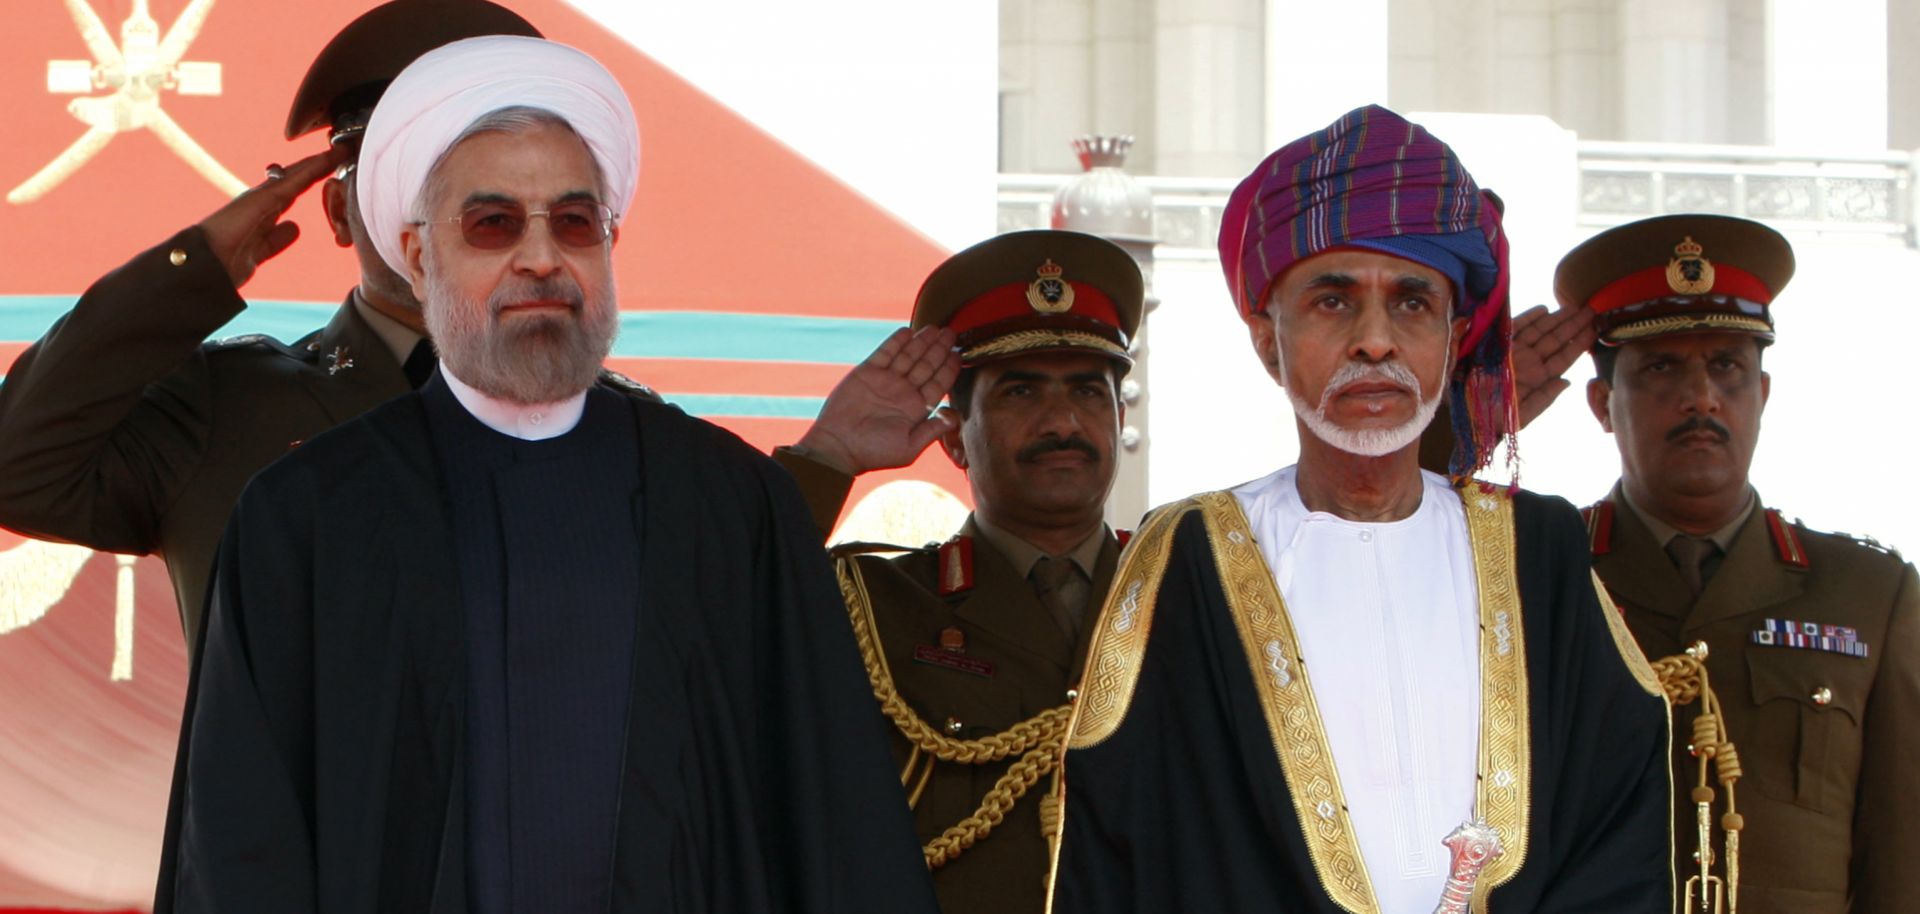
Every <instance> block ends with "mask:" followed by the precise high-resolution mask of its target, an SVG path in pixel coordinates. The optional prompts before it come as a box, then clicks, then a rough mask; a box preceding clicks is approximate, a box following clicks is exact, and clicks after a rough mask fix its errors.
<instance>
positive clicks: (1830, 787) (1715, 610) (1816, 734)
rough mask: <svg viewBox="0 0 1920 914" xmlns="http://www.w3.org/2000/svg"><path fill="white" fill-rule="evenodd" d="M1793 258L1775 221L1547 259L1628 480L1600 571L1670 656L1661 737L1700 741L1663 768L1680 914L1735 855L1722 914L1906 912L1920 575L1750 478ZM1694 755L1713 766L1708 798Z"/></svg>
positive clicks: (1724, 221) (1683, 744)
mask: <svg viewBox="0 0 1920 914" xmlns="http://www.w3.org/2000/svg"><path fill="white" fill-rule="evenodd" d="M1793 265H1794V262H1793V251H1792V249H1791V248H1790V247H1789V246H1788V244H1787V242H1786V240H1785V239H1784V238H1782V237H1781V236H1780V235H1779V234H1778V233H1777V232H1774V231H1773V230H1771V229H1769V228H1767V227H1766V226H1763V225H1760V224H1759V223H1756V222H1750V221H1747V220H1744V219H1733V218H1728V217H1724V216H1706V215H1675V216H1662V217H1658V218H1654V219H1647V220H1642V221H1639V222H1635V223H1631V224H1629V225H1625V226H1621V227H1619V228H1615V229H1612V230H1609V231H1606V232H1603V233H1601V234H1600V235H1598V236H1595V237H1594V238H1593V239H1591V240H1589V241H1587V242H1586V243H1584V244H1582V245H1580V246H1579V247H1577V248H1575V249H1574V250H1573V251H1572V252H1571V253H1569V254H1568V255H1567V256H1566V258H1565V259H1564V260H1562V261H1561V262H1560V266H1559V269H1558V270H1557V272H1556V273H1555V277H1554V289H1555V293H1556V295H1557V296H1558V297H1559V298H1560V300H1561V302H1562V303H1563V304H1567V305H1569V306H1573V305H1585V306H1587V307H1588V308H1590V309H1592V310H1593V312H1594V313H1595V315H1596V323H1597V329H1598V331H1599V342H1598V343H1597V345H1596V346H1595V347H1594V350H1593V356H1594V363H1595V367H1596V370H1597V374H1598V377H1596V378H1595V379H1594V380H1593V381H1592V382H1590V383H1589V384H1588V387H1587V402H1588V405H1589V406H1590V407H1591V408H1592V411H1593V414H1594V416H1595V417H1596V418H1597V419H1598V420H1599V421H1600V425H1601V427H1602V428H1603V429H1605V430H1606V431H1608V432H1610V433H1612V434H1613V436H1614V439H1615V442H1616V443H1617V444H1618V446H1619V449H1620V462H1621V476H1620V481H1619V482H1618V483H1617V484H1616V485H1615V486H1614V488H1613V491H1612V492H1611V493H1610V494H1609V495H1608V496H1607V497H1606V499H1605V500H1603V501H1601V502H1599V503H1598V504H1596V505H1594V506H1593V507H1592V508H1590V509H1589V510H1588V512H1587V514H1588V525H1589V531H1590V533H1591V538H1592V547H1593V561H1594V567H1595V569H1596V570H1597V571H1598V573H1599V575H1600V578H1601V580H1602V581H1604V582H1605V584H1606V586H1607V589H1608V590H1609V591H1610V592H1611V593H1612V595H1613V598H1614V599H1615V601H1617V602H1618V604H1619V606H1620V609H1621V611H1622V612H1623V613H1624V614H1625V617H1626V621H1627V624H1628V626H1629V628H1630V629H1631V630H1632V632H1633V634H1634V636H1635V637H1636V638H1638V639H1639V641H1640V645H1641V647H1642V648H1643V649H1644V650H1645V652H1646V654H1647V656H1648V657H1651V658H1665V659H1664V660H1657V661H1656V662H1655V666H1656V668H1658V669H1659V670H1660V671H1661V673H1662V676H1663V679H1664V680H1666V683H1667V687H1668V692H1669V694H1670V695H1671V696H1672V697H1674V699H1675V703H1676V708H1675V721H1674V723H1675V731H1676V733H1678V734H1683V735H1684V734H1688V733H1690V732H1691V733H1692V734H1693V735H1692V738H1691V739H1683V738H1679V737H1676V740H1675V742H1676V744H1677V745H1676V747H1675V756H1674V768H1673V772H1674V778H1675V780H1676V785H1675V796H1676V798H1677V801H1678V802H1679V804H1680V809H1679V810H1678V814H1679V816H1680V817H1679V818H1678V819H1676V832H1677V834H1676V840H1675V847H1676V852H1677V854H1678V858H1679V859H1678V860H1677V870H1678V874H1679V876H1680V878H1681V879H1683V880H1691V881H1692V885H1691V886H1690V887H1689V888H1690V889H1691V891H1692V894H1693V897H1694V899H1695V900H1694V907H1693V908H1692V910H1707V908H1705V907H1703V906H1702V902H1701V900H1700V899H1701V897H1702V895H1703V894H1704V895H1707V896H1708V898H1707V901H1708V903H1711V893H1712V892H1713V891H1714V889H1713V888H1712V887H1711V883H1712V881H1713V880H1715V879H1719V880H1727V879H1728V878H1729V870H1730V868H1731V867H1732V866H1735V865H1737V868H1738V878H1737V890H1736V887H1735V886H1731V885H1729V886H1726V887H1725V901H1726V903H1727V904H1726V910H1728V911H1732V910H1734V909H1735V905H1736V904H1737V906H1738V910H1739V911H1740V912H1743V914H1775V912H1780V914H1785V912H1792V914H1821V912H1842V911H1852V912H1854V914H1867V912H1873V914H1882V912H1888V914H1890V912H1893V911H1896V910H1899V911H1910V910H1912V909H1913V908H1912V905H1913V901H1912V892H1911V889H1912V878H1913V877H1912V875H1911V872H1910V870H1911V868H1912V866H1913V864H1914V861H1916V860H1920V791H1916V790H1915V789H1914V785H1913V780H1912V778H1913V766H1914V764H1915V761H1916V757H1917V756H1916V748H1917V747H1920V742H1917V741H1916V737H1915V735H1914V734H1915V732H1916V730H1915V727H1914V721H1915V720H1916V719H1920V582H1917V581H1916V577H1915V573H1914V567H1913V565H1911V564H1909V563H1906V562H1903V561H1902V560H1901V559H1900V558H1899V556H1897V555H1895V554H1893V553H1891V552H1889V551H1888V550H1885V549H1882V548H1879V547H1877V546H1875V545H1873V544H1872V543H1870V542H1861V541H1856V540H1854V539H1852V538H1849V537H1847V536H1844V535H1835V534H1829V533H1820V532H1815V531H1813V530H1810V529H1808V528H1806V527H1804V526H1802V525H1800V524H1799V523H1798V522H1797V521H1794V522H1790V521H1788V520H1787V519H1786V518H1785V516H1784V515H1782V514H1781V513H1780V512H1779V511H1777V510H1774V509H1771V508H1768V507H1766V506H1765V505H1764V503H1763V502H1761V500H1760V496H1759V495H1758V493H1756V492H1755V491H1754V489H1753V486H1752V485H1751V484H1750V483H1749V482H1748V480H1747V470H1748V466H1749V464H1750V462H1751V460H1752V456H1753V449H1754V447H1755V445H1756V444H1757V443H1758V440H1759V436H1760V416H1761V413H1762V411H1763V410H1764V409H1765V406H1766V402H1767V393H1768V390H1769V387H1770V384H1771V379H1770V378H1769V377H1768V375H1767V373H1766V372H1765V371H1764V370H1763V369H1762V366H1761V358H1762V355H1763V354H1764V352H1765V350H1766V347H1767V345H1768V344H1769V343H1770V342H1772V340H1773V337H1774V326H1773V317H1772V311H1771V306H1772V303H1773V299H1774V297H1775V296H1777V295H1778V294H1779V293H1780V291H1781V290H1782V289H1784V288H1785V286H1786V284H1787V280H1788V279H1789V278H1790V277H1791V276H1792V275H1793ZM1690 648H1691V651H1689V649H1690ZM1700 667H1704V668H1705V672H1706V675H1705V676H1704V677H1700V676H1698V675H1696V674H1697V672H1698V669H1699V668H1700ZM1703 680H1704V681H1703ZM1708 690H1710V691H1711V693H1712V695H1713V696H1714V697H1715V698H1716V699H1717V702H1718V711H1719V712H1720V713H1719V714H1718V715H1717V720H1716V716H1712V715H1708V716H1704V717H1703V712H1702V710H1701V708H1702V704H1703V700H1702V698H1701V697H1699V696H1700V695H1701V694H1703V693H1705V692H1707V691H1708ZM1690 727H1691V728H1692V729H1691V730H1690V729H1689V728H1690ZM1688 743H1691V744H1692V746H1691V747H1689V746H1688V745H1687V744H1688ZM1729 744H1730V745H1729ZM1689 748H1693V749H1696V750H1702V751H1701V755H1712V756H1716V758H1714V759H1713V765H1714V766H1716V767H1717V769H1718V770H1717V771H1716V772H1715V773H1714V774H1713V775H1712V776H1710V777H1708V778H1707V780H1706V782H1705V785H1704V786H1705V787H1706V788H1707V790H1706V791H1701V790H1700V788H1701V786H1702V785H1701V784H1700V780H1701V777H1700V771H1701V765H1702V759H1701V758H1698V757H1696V756H1695V755H1693V754H1690V753H1689ZM1729 780H1732V781H1733V784H1732V787H1731V789H1730V788H1729V787H1728V784H1727V782H1728V781H1729ZM1729 794H1730V795H1731V796H1729ZM1729 800H1731V801H1732V802H1728V801H1729ZM1701 803H1706V804H1708V805H1707V809H1706V814H1705V816H1704V817H1702V816H1701V815H1700V812H1701V806H1700V805H1699V804H1701ZM1703 818H1704V824H1705V825H1706V826H1707V827H1708V829H1709V831H1708V833H1707V835H1706V836H1705V841H1704V842H1703V841H1702V839H1701V838H1702V836H1701V825H1702V824H1703V823H1702V819H1703ZM1729 827H1731V828H1732V829H1734V830H1737V831H1738V832H1739V835H1740V838H1739V842H1738V855H1737V864H1736V862H1735V854H1734V853H1733V852H1732V850H1733V849H1732V848H1731V847H1729V846H1728V843H1727V842H1726V840H1725V832H1726V830H1727V829H1728V828H1729ZM1702 843H1705V844H1706V845H1707V847H1708V848H1709V849H1710V859H1709V862H1710V863H1711V864H1712V866H1711V868H1703V866H1702V864H1701V863H1700V861H1699V859H1698V857H1697V856H1696V853H1697V852H1698V850H1699V848H1700V846H1701V845H1702ZM1703 871H1704V872H1705V873H1706V882H1705V884H1706V886H1707V888H1706V889H1705V890H1704V891H1703V889H1702V885H1703V883H1702V881H1701V875H1702V873H1703ZM1683 891H1684V890H1683Z"/></svg>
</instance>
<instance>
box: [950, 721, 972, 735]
mask: <svg viewBox="0 0 1920 914" xmlns="http://www.w3.org/2000/svg"><path fill="white" fill-rule="evenodd" d="M966 726H967V725H966V724H963V723H961V722H960V721H958V720H956V719H954V718H951V717H949V718H947V735H948V736H959V735H960V731H961V730H964V729H966Z"/></svg>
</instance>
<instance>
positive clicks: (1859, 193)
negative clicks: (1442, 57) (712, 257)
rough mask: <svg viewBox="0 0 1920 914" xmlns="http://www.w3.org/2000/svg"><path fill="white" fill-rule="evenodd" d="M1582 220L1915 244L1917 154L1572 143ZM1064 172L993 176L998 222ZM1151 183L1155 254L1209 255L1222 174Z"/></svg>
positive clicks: (1020, 217)
mask: <svg viewBox="0 0 1920 914" xmlns="http://www.w3.org/2000/svg"><path fill="white" fill-rule="evenodd" d="M1579 167H1580V185H1579V192H1580V214H1579V220H1580V224H1581V225H1582V226H1585V227H1589V228H1596V229H1597V228H1605V227H1607V226H1612V225H1619V224H1621V223H1624V222H1631V221H1633V220H1635V219H1641V218H1644V217H1647V216H1657V215H1661V214H1663V213H1678V212H1695V213H1700V212H1704V213H1723V214H1726V215H1730V216H1744V217H1747V218H1751V219H1759V220H1762V221H1764V222H1766V223H1768V224H1769V225H1772V226H1774V227H1776V228H1779V229H1780V230H1782V231H1785V232H1788V233H1790V234H1801V235H1804V234H1819V235H1822V236H1832V237H1838V238H1849V237H1851V238H1858V239H1860V240H1863V241H1868V240H1871V241H1878V242H1881V243H1884V242H1886V241H1897V242H1901V243H1905V244H1907V245H1909V246H1913V245H1915V243H1916V238H1920V230H1917V229H1916V226H1915V221H1916V220H1915V214H1916V210H1917V209H1920V206H1916V201H1915V197H1916V194H1920V187H1917V186H1916V184H1915V181H1914V171H1915V157H1914V156H1911V155H1908V154H1906V153H1901V152H1888V153H1884V154H1881V155H1871V156H1860V155H1853V156H1828V155H1817V154H1799V153H1793V152H1789V151H1782V150H1776V149H1771V148H1765V147H1752V146H1701V145H1686V144H1662V143H1610V142H1599V141H1584V142H1582V143H1580V144H1579ZM1071 177H1072V176H1071V175H1037V174H1003V175H1001V176H1000V205H999V230H1000V231H1002V232H1009V231H1015V230H1019V229H1029V228H1044V227H1045V226H1047V225H1048V224H1049V221H1050V219H1051V215H1052V205H1053V194H1054V191H1056V190H1059V189H1060V186H1061V185H1063V184H1065V183H1066V182H1067V181H1068V180H1069V179H1070V178H1071ZM1136 177H1137V178H1138V179H1139V180H1140V182H1141V183H1142V184H1144V185H1146V187H1147V189H1148V190H1151V191H1152V192H1153V210H1154V212H1153V217H1154V233H1155V235H1156V237H1158V239H1159V240H1160V248H1159V252H1158V256H1160V257H1167V258H1173V259H1181V258H1186V257H1211V256H1213V250H1214V239H1215V238H1216V237H1218V235H1219V231H1220V211H1221V209H1222V208H1224V207H1225V205H1226V201H1227V194H1228V192H1230V191H1231V190H1232V189H1233V185H1234V181H1233V179H1228V178H1166V177H1156V176H1151V175H1138V176H1136Z"/></svg>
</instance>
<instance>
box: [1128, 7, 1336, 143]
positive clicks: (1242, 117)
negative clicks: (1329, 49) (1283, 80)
mask: <svg viewBox="0 0 1920 914" xmlns="http://www.w3.org/2000/svg"><path fill="white" fill-rule="evenodd" d="M1265 5H1266V0H1162V2H1160V3H1159V4H1158V5H1157V7H1156V10H1155V17H1156V20H1155V21H1156V24H1157V26H1158V27H1157V29H1156V30H1155V33H1154V67H1155V91H1154V101H1153V111H1154V127H1153V137H1154V145H1155V148H1156V154H1155V156H1154V165H1155V168H1154V172H1155V173H1156V174H1161V175H1197V176H1202V177H1228V176H1237V175H1240V174H1244V173H1245V172H1246V170H1247V169H1249V168H1251V167H1252V166H1253V164H1254V163H1255V162H1257V161H1259V156H1260V154H1261V153H1262V152H1263V151H1264V150H1265V139H1266V137H1265V133H1264V132H1263V130H1262V126H1261V123H1262V115H1263V114H1264V113H1265V110H1266V109H1265V101H1264V100H1265V98H1266V92H1265V91H1264V90H1263V88H1262V87H1263V85H1264V83H1265V80H1266V50H1265V46H1266V43H1267V42H1266V32H1265V27H1264V25H1263V23H1264V10H1265ZM1329 5H1332V4H1329Z"/></svg>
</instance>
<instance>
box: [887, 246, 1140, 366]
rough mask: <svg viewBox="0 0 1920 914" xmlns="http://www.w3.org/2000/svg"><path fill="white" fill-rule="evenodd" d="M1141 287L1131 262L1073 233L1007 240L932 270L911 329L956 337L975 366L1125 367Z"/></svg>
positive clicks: (1116, 251) (965, 357) (916, 305)
mask: <svg viewBox="0 0 1920 914" xmlns="http://www.w3.org/2000/svg"><path fill="white" fill-rule="evenodd" d="M1145 296H1146V289H1145V283H1144V282H1143V281H1142V279H1141V277H1140V267H1139V265H1138V264H1136V263H1134V261H1133V257H1132V256H1131V255H1129V254H1128V253H1127V252H1126V251H1123V250H1121V249H1120V247H1119V246H1118V245H1116V244H1114V243H1113V242H1111V241H1107V240H1106V239H1104V238H1098V237H1095V236H1093V235H1086V234H1082V233H1080V232H1067V231H1060V230H1055V229H1041V230H1038V231H1030V232H1011V233H1008V234H1005V235H1000V236H997V237H994V238H990V239H988V240H986V241H983V242H980V243H979V244H976V245H974V246H973V247H970V248H967V249H966V250H964V251H961V252H960V253H958V254H955V255H953V256H952V257H949V258H947V260H946V262H945V263H942V264H941V265H940V266H939V267H937V268H935V269H934V271H933V273H932V274H931V275H929V276H928V277H927V281H926V282H925V283H924V284H922V285H921V286H920V294H919V296H918V297H917V298H915V299H914V303H913V326H914V327H926V326H944V327H948V328H951V329H952V330H953V331H954V333H955V334H956V335H957V336H958V340H957V344H958V346H959V349H960V360H961V362H962V363H963V364H965V365H976V364H979V363H981V362H986V361H991V360H994V359H1003V358H1007V357H1009V356H1015V355H1024V354H1026V353H1029V352H1040V351H1047V350H1087V351H1091V352H1098V353H1100V354H1102V355H1106V356H1110V357H1112V358H1114V359H1118V360H1119V361H1120V362H1122V363H1124V364H1125V365H1128V366H1131V365H1132V364H1133V357H1132V356H1130V355H1128V354H1127V347H1128V346H1129V345H1130V344H1131V342H1132V340H1133V334H1134V332H1135V331H1137V330H1138V329H1139V328H1140V312H1141V310H1142V309H1143V308H1144V306H1145Z"/></svg>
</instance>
